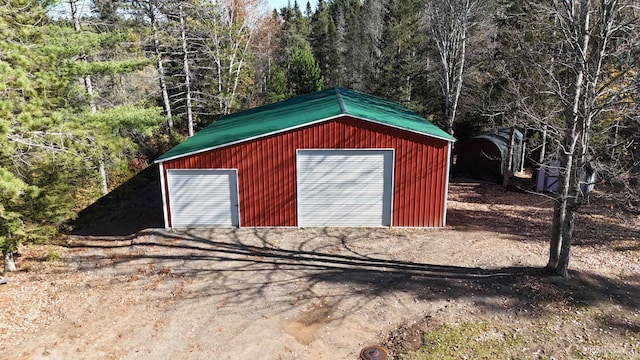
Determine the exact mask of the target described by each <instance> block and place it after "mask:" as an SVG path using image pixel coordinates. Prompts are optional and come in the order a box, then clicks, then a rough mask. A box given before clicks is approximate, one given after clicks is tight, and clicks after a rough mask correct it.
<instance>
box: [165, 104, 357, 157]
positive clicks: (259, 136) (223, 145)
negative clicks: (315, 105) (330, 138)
mask: <svg viewBox="0 0 640 360" xmlns="http://www.w3.org/2000/svg"><path fill="white" fill-rule="evenodd" d="M342 116H345V114H336V115H333V116H330V117H326V118H322V119H319V120H314V121H310V122H307V123H304V124H300V125H296V126H292V127H290V128H285V129H280V130H276V131H272V132H269V133H264V134H260V135H256V136H252V137H248V138H244V139H241V140H236V141H231V142H228V143H224V144H220V145H216V146H211V147H208V148H204V149H200V150H196V151H192V152H188V153H184V154H180V155H174V156H172V157H169V158H166V159H159V160H156V161H154V163H156V164H158V163H162V162H165V161H170V160H175V159H179V158H181V157H185V156H191V155H196V154H200V153H203V152H206V151H211V150H216V149H219V148H223V147H227V146H230V145H236V144H240V143H243V142H247V141H251V140H256V139H260V138H263V137H267V136H271V135H276V134H280V133H283V132H287V131H290V130H295V129H300V128H303V127H305V126H309V125H315V124H319V123H321V122H325V121H329V120H333V119H337V118H340V117H342Z"/></svg>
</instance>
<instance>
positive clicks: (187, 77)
mask: <svg viewBox="0 0 640 360" xmlns="http://www.w3.org/2000/svg"><path fill="white" fill-rule="evenodd" d="M179 9H180V31H181V35H182V52H183V54H184V55H183V70H184V86H185V91H186V107H187V124H188V128H189V137H191V136H193V134H194V125H193V110H192V107H191V73H190V72H189V54H188V52H187V34H186V29H185V23H184V12H183V11H182V5H180V7H179Z"/></svg>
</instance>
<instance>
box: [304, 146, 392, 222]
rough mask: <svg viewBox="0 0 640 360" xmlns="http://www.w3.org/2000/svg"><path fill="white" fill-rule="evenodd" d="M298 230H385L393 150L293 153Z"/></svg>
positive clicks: (305, 151) (389, 211)
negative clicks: (376, 227) (350, 228)
mask: <svg viewBox="0 0 640 360" xmlns="http://www.w3.org/2000/svg"><path fill="white" fill-rule="evenodd" d="M296 162H297V183H298V189H297V190H298V225H299V226H302V227H305V226H390V225H391V190H392V186H393V185H392V179H393V150H298V155H297V160H296Z"/></svg>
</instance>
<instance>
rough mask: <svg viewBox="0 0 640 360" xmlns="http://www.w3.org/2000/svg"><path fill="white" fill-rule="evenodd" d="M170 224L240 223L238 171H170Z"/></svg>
mask: <svg viewBox="0 0 640 360" xmlns="http://www.w3.org/2000/svg"><path fill="white" fill-rule="evenodd" d="M167 184H168V187H169V209H170V211H171V226H172V227H174V228H188V227H214V226H229V227H231V226H238V225H239V215H238V175H237V172H236V171H235V170H167Z"/></svg>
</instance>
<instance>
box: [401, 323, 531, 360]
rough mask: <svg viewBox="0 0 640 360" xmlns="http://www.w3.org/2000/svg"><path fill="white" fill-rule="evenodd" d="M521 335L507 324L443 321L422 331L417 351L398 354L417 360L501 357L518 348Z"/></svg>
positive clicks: (402, 357)
mask: <svg viewBox="0 0 640 360" xmlns="http://www.w3.org/2000/svg"><path fill="white" fill-rule="evenodd" d="M521 342H522V339H521V338H520V336H519V335H518V334H517V333H516V332H515V331H514V330H512V329H510V328H507V327H497V326H493V325H490V324H487V323H484V322H481V323H463V324H459V325H449V324H444V325H441V326H439V327H438V328H435V329H433V330H430V331H428V332H426V333H425V334H424V345H423V346H422V348H421V349H420V350H418V351H416V352H412V353H408V354H403V355H400V356H399V357H398V358H399V359H403V360H418V359H442V360H454V359H501V358H508V354H510V353H512V352H513V351H514V350H515V349H517V348H518V345H519V344H520V343H521Z"/></svg>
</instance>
